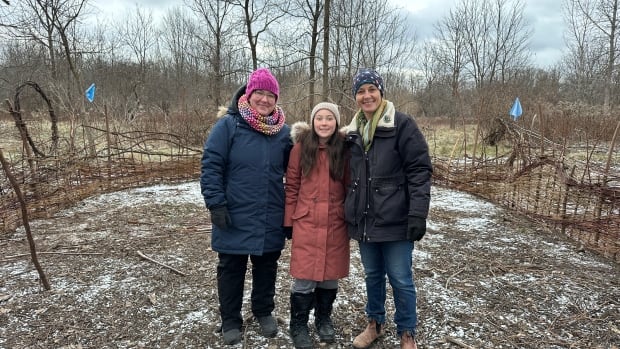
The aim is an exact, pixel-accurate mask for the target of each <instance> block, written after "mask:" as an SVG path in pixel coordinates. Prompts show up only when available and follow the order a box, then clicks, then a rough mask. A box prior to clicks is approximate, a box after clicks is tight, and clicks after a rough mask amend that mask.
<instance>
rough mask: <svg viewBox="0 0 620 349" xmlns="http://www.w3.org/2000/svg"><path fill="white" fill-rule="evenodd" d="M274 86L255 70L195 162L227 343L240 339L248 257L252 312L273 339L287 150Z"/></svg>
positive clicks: (287, 136)
mask: <svg viewBox="0 0 620 349" xmlns="http://www.w3.org/2000/svg"><path fill="white" fill-rule="evenodd" d="M279 94H280V88H279V85H278V81H277V80H276V78H275V77H274V76H273V75H272V74H271V72H270V71H269V70H268V69H265V68H261V69H258V70H256V71H254V72H253V73H252V74H251V75H250V77H249V79H248V83H247V85H246V86H243V87H241V88H240V89H239V90H238V91H237V92H236V93H235V94H234V96H233V99H232V102H231V104H230V106H229V107H228V109H227V110H226V111H225V112H223V113H221V114H224V115H220V116H222V117H221V118H220V119H219V120H218V121H217V122H216V123H215V125H214V126H213V129H212V130H211V132H210V134H209V136H208V138H207V141H206V142H205V146H204V152H203V155H202V161H201V177H200V187H201V191H202V195H203V197H204V200H205V204H206V206H207V208H208V209H209V211H210V213H211V222H212V223H213V232H212V234H211V247H212V248H213V250H214V251H216V252H218V265H217V285H218V296H219V302H220V306H219V309H220V316H221V318H222V335H223V340H224V343H225V344H226V345H233V344H236V343H239V342H240V341H241V327H242V325H243V318H242V316H241V307H242V301H243V288H244V287H243V286H244V279H245V274H246V269H247V262H248V257H249V258H250V260H251V262H252V293H251V307H252V313H253V315H254V316H255V317H256V319H257V320H258V323H259V325H260V329H261V333H262V334H263V335H264V336H265V337H274V336H275V335H276V334H277V331H278V328H277V323H276V320H275V318H274V317H273V315H272V311H273V310H274V296H275V281H276V273H277V269H278V259H279V258H280V253H281V251H282V249H283V248H284V241H285V232H284V230H283V228H282V223H283V219H284V184H283V177H284V174H285V172H286V167H287V164H288V157H289V153H290V149H291V147H292V144H291V140H290V129H289V126H288V125H286V124H285V116H284V112H283V111H282V109H281V108H280V107H279V106H278V105H277V104H276V102H277V100H278V96H279Z"/></svg>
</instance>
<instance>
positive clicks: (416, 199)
mask: <svg viewBox="0 0 620 349" xmlns="http://www.w3.org/2000/svg"><path fill="white" fill-rule="evenodd" d="M344 132H345V133H346V144H347V145H348V147H349V150H350V156H351V158H350V169H351V170H350V173H351V183H350V185H349V186H348V188H347V196H346V200H345V220H346V221H347V227H348V231H349V236H350V237H351V238H352V239H355V240H358V241H369V242H372V241H374V242H381V241H399V240H406V239H407V222H408V217H409V216H413V217H420V218H426V217H427V215H428V211H429V205H430V200H431V193H430V191H431V175H432V173H433V169H432V165H431V160H430V156H429V152H428V145H427V144H426V140H425V139H424V136H423V135H422V133H421V132H420V129H419V128H418V125H417V124H416V122H415V120H414V119H413V118H412V117H410V116H408V115H406V114H403V113H399V112H396V111H395V109H394V105H393V104H392V103H391V102H388V104H387V106H386V109H385V112H384V114H383V115H382V116H381V118H380V119H379V121H378V124H377V128H376V130H375V134H374V137H373V141H372V144H371V146H370V149H369V150H368V151H367V152H366V151H365V150H364V145H363V142H362V136H361V135H360V133H359V132H358V125H357V119H356V118H353V120H352V121H351V123H350V124H349V125H348V126H346V127H345V128H344Z"/></svg>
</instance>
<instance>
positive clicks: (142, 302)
mask: <svg viewBox="0 0 620 349" xmlns="http://www.w3.org/2000/svg"><path fill="white" fill-rule="evenodd" d="M198 187H199V186H198V183H197V182H191V183H181V184H171V185H158V186H154V187H148V188H140V189H132V190H127V191H123V192H117V193H111V194H105V195H101V196H98V197H94V198H91V199H88V200H85V201H83V202H81V203H80V204H78V205H76V206H75V207H73V208H71V209H68V210H65V211H61V212H59V213H58V214H56V215H55V216H54V217H52V218H50V219H45V220H38V221H35V222H32V223H31V226H32V231H33V234H34V235H35V238H36V244H37V249H38V252H39V259H40V262H41V265H42V267H43V269H44V271H45V273H46V275H47V277H48V279H49V282H50V284H51V287H52V289H51V290H50V291H45V290H44V289H43V287H42V285H41V282H40V280H39V276H38V274H37V272H36V270H35V269H34V267H33V264H32V261H31V259H30V256H29V250H28V244H27V241H26V237H25V233H24V231H23V230H22V229H20V230H18V231H17V232H15V233H11V234H8V235H4V236H0V348H222V347H224V345H223V343H222V341H221V338H220V336H219V334H218V333H217V330H218V326H219V316H218V310H217V309H218V308H217V305H218V302H217V289H216V286H215V285H216V280H215V272H214V271H215V263H216V259H217V256H216V253H215V252H213V251H212V250H211V249H210V224H209V217H208V214H207V211H206V210H205V209H204V205H203V203H202V198H201V197H200V192H199V188H198ZM432 195H433V199H432V203H431V214H430V216H429V221H428V226H429V232H428V234H427V236H426V237H425V238H424V239H423V240H422V241H421V242H420V243H418V244H416V250H415V253H414V266H415V267H414V273H415V281H416V286H417V292H418V319H419V325H418V330H417V341H418V347H419V348H604V349H611V348H615V349H618V348H620V268H619V266H618V265H617V264H615V263H613V262H611V261H608V260H606V259H603V258H601V257H599V256H597V255H595V254H593V253H591V252H588V251H584V250H583V249H582V248H580V247H579V246H578V245H576V244H574V243H572V242H570V241H568V240H566V239H564V238H563V237H561V236H559V235H558V233H554V232H551V231H548V230H546V229H545V228H543V227H541V226H540V225H539V224H537V223H535V222H532V221H529V220H527V219H524V218H522V217H518V216H515V215H513V214H511V213H509V212H507V211H505V210H503V209H501V208H498V207H495V206H494V205H491V204H489V203H487V202H484V201H482V200H479V199H477V198H475V197H472V196H470V195H467V194H463V193H458V192H454V191H450V190H447V189H443V188H437V187H435V188H433V194H432ZM351 247H352V258H351V273H350V276H349V277H348V278H346V279H344V280H342V281H341V284H340V291H339V294H338V298H337V301H336V304H335V310H334V323H335V326H336V329H337V343H335V344H332V345H330V346H326V345H319V343H317V347H324V348H350V347H351V341H352V339H353V338H354V337H355V335H356V334H357V333H358V332H359V331H360V330H361V329H363V328H364V326H365V316H364V305H365V289H364V287H365V286H364V282H363V270H362V268H361V264H360V261H359V254H358V252H357V245H356V243H355V242H352V243H351ZM289 252H290V251H289V246H288V243H287V248H286V249H285V250H284V251H283V255H282V258H281V266H280V271H279V276H278V281H277V299H276V310H275V315H276V316H277V317H278V320H279V322H280V327H279V329H280V331H279V333H278V336H277V337H276V338H273V339H265V338H262V337H261V336H260V335H258V331H257V330H258V325H257V324H256V322H255V321H254V320H253V319H252V316H251V313H250V312H249V307H247V302H246V303H245V305H244V314H245V317H246V320H247V322H246V324H245V326H244V341H243V342H242V343H241V344H239V345H236V346H233V348H268V349H276V348H292V347H293V346H292V343H291V341H290V339H289V336H288V334H287V331H286V330H287V328H288V321H289V301H288V296H289V291H288V290H289V287H290V282H291V279H290V276H289V275H288V258H289ZM250 280H251V276H250V274H249V273H248V277H247V280H246V300H247V299H248V298H249V289H250V287H249V286H250ZM392 316H393V302H392V296H391V292H390V290H389V288H388V302H387V318H388V322H387V334H386V335H385V336H384V337H382V338H381V339H380V340H378V341H377V343H376V344H375V345H374V346H373V347H372V348H375V349H376V348H398V340H397V338H396V337H395V325H394V323H393V321H392ZM311 321H312V317H311ZM312 330H313V331H314V329H312Z"/></svg>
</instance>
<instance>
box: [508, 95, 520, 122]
mask: <svg viewBox="0 0 620 349" xmlns="http://www.w3.org/2000/svg"><path fill="white" fill-rule="evenodd" d="M521 114H523V110H522V109H521V102H519V97H517V99H515V102H514V104H513V105H512V108H510V116H512V120H514V121H517V119H518V118H519V117H520V116H521Z"/></svg>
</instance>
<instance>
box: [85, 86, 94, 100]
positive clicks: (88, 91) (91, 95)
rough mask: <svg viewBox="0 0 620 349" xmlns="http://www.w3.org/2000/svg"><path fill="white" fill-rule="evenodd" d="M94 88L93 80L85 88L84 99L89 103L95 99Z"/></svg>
mask: <svg viewBox="0 0 620 349" xmlns="http://www.w3.org/2000/svg"><path fill="white" fill-rule="evenodd" d="M95 89H96V87H95V83H94V82H93V83H92V84H90V86H89V87H88V88H87V89H86V93H85V95H86V99H88V101H89V102H91V103H92V102H93V101H94V100H95Z"/></svg>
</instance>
